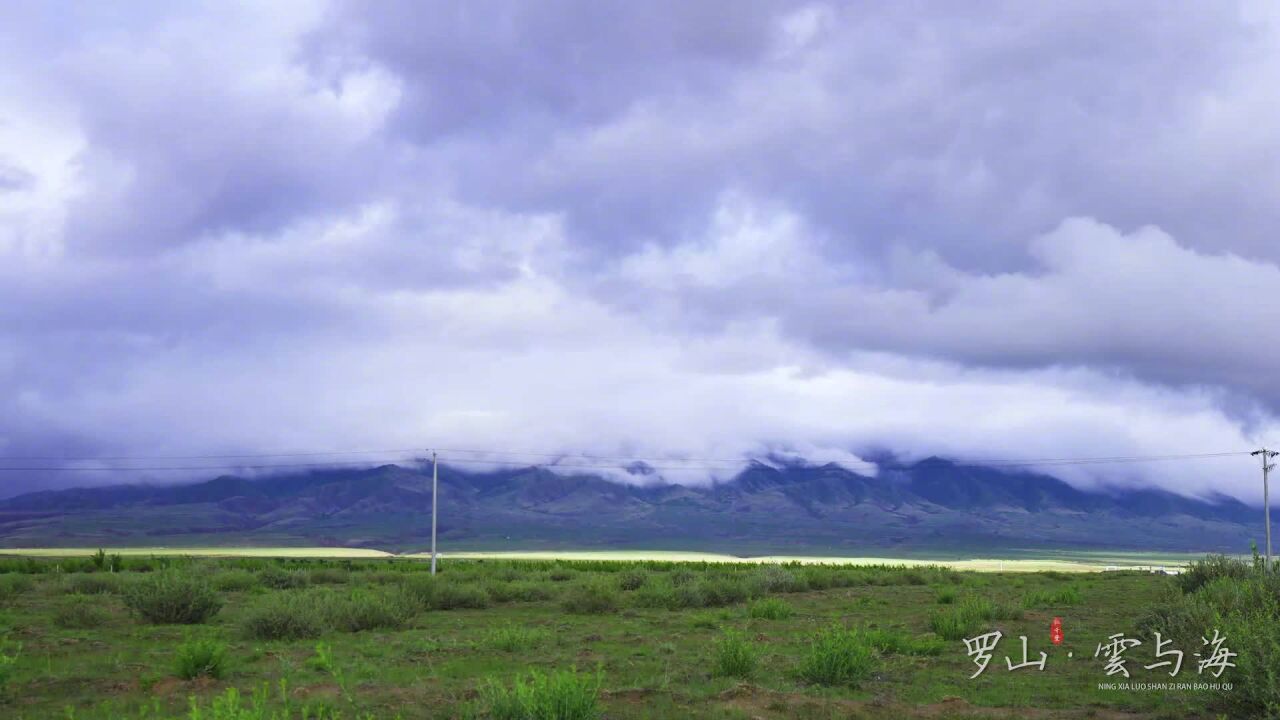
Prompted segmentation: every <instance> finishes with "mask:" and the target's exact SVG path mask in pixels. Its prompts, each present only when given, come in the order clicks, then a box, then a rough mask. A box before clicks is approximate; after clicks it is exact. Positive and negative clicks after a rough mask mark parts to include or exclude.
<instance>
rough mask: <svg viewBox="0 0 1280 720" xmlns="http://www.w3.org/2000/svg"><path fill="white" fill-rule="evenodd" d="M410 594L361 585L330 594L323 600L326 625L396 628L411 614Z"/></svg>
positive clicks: (353, 628)
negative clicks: (345, 592) (341, 592)
mask: <svg viewBox="0 0 1280 720" xmlns="http://www.w3.org/2000/svg"><path fill="white" fill-rule="evenodd" d="M410 602H411V600H410V598H408V597H407V596H405V595H404V594H403V593H400V592H387V591H383V590H368V589H364V588H360V589H357V590H353V591H352V592H350V593H348V594H345V595H329V596H326V597H325V600H324V602H323V607H324V616H325V619H326V620H327V621H328V623H329V625H331V626H332V627H334V628H335V629H337V630H341V631H343V632H361V631H363V630H398V629H400V628H403V627H405V626H406V625H408V624H409V620H410V619H412V617H413V611H412V608H411V607H410Z"/></svg>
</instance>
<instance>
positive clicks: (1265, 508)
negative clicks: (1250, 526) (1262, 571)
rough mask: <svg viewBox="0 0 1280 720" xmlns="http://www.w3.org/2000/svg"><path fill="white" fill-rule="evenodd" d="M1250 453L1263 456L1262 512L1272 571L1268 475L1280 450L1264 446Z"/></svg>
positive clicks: (1268, 560)
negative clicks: (1265, 525) (1273, 459)
mask: <svg viewBox="0 0 1280 720" xmlns="http://www.w3.org/2000/svg"><path fill="white" fill-rule="evenodd" d="M1249 454H1250V455H1260V456H1262V512H1263V514H1264V515H1265V517H1266V519H1267V572H1270V571H1271V497H1270V492H1269V490H1268V488H1267V476H1268V475H1269V474H1270V473H1271V471H1272V470H1274V469H1275V468H1276V466H1275V464H1273V463H1272V462H1271V458H1273V457H1275V456H1277V455H1280V452H1277V451H1275V450H1268V449H1266V448H1262V449H1261V450H1254V451H1253V452H1251V453H1249Z"/></svg>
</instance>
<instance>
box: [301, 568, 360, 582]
mask: <svg viewBox="0 0 1280 720" xmlns="http://www.w3.org/2000/svg"><path fill="white" fill-rule="evenodd" d="M350 579H351V576H350V574H349V573H347V572H346V571H345V570H339V569H338V568H327V567H324V568H316V569H315V570H312V571H311V572H309V573H307V582H309V583H310V584H312V585H342V584H345V583H346V582H347V581H348V580H350Z"/></svg>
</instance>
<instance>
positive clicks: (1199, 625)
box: [1138, 556, 1280, 718]
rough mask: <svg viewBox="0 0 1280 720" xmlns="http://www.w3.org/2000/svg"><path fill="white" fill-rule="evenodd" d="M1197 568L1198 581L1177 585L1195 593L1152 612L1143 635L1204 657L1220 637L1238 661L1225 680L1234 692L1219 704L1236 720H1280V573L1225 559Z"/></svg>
mask: <svg viewBox="0 0 1280 720" xmlns="http://www.w3.org/2000/svg"><path fill="white" fill-rule="evenodd" d="M1192 567H1194V568H1197V569H1196V570H1195V571H1194V574H1195V575H1196V577H1195V578H1194V579H1192V580H1189V581H1187V582H1181V581H1179V582H1178V583H1177V585H1178V586H1179V587H1181V588H1190V589H1189V590H1187V591H1186V592H1185V593H1183V594H1180V595H1171V596H1170V597H1168V598H1166V599H1165V600H1164V601H1162V602H1161V603H1159V604H1156V605H1155V606H1154V607H1152V608H1151V609H1150V610H1148V612H1147V614H1146V615H1145V616H1144V617H1143V618H1142V620H1141V621H1139V623H1138V628H1139V632H1140V633H1141V634H1142V635H1144V636H1145V637H1148V638H1150V637H1152V636H1153V635H1154V633H1156V632H1159V633H1160V634H1161V636H1162V638H1164V639H1170V640H1172V641H1174V642H1175V644H1176V645H1177V646H1179V647H1182V648H1184V649H1185V648H1195V649H1196V651H1198V652H1202V653H1204V652H1206V650H1207V647H1206V646H1205V644H1204V638H1210V639H1212V638H1213V633H1214V631H1215V630H1216V631H1218V632H1219V633H1220V635H1221V636H1222V637H1225V638H1226V640H1225V643H1224V644H1225V646H1226V647H1228V648H1230V650H1231V651H1232V652H1235V653H1237V656H1236V657H1235V658H1233V659H1232V661H1233V662H1234V663H1235V665H1236V667H1234V668H1229V669H1227V670H1226V672H1225V673H1224V674H1223V676H1222V679H1223V680H1224V681H1228V682H1230V683H1231V684H1232V686H1233V687H1232V690H1231V692H1223V693H1222V694H1221V695H1219V696H1218V698H1217V703H1218V704H1219V705H1221V706H1222V708H1223V709H1225V710H1228V711H1229V713H1228V714H1229V715H1230V716H1231V717H1260V718H1261V717H1268V718H1274V717H1280V573H1276V572H1266V571H1265V570H1263V563H1262V562H1261V561H1259V562H1256V563H1255V564H1253V565H1252V566H1251V565H1249V564H1247V563H1241V562H1239V561H1233V560H1229V559H1226V558H1223V557H1221V556H1210V557H1208V558H1206V559H1205V560H1203V561H1200V562H1198V563H1195V564H1193V566H1192ZM1242 568H1243V570H1242ZM1187 652H1188V653H1189V652H1190V650H1187ZM1206 657H1207V656H1206ZM1206 672H1209V671H1207V670H1206ZM1210 679H1212V676H1210Z"/></svg>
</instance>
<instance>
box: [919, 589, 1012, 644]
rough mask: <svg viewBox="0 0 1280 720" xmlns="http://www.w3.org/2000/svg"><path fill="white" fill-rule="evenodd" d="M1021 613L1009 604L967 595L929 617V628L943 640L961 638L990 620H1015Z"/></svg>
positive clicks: (969, 634)
mask: <svg viewBox="0 0 1280 720" xmlns="http://www.w3.org/2000/svg"><path fill="white" fill-rule="evenodd" d="M1021 616H1022V613H1021V612H1020V611H1019V610H1017V609H1015V608H1013V607H1009V606H1004V605H997V604H996V603H993V602H991V601H990V600H987V599H986V598H979V597H967V598H965V599H964V600H962V601H961V602H960V604H959V605H956V606H955V607H953V608H951V609H950V610H947V611H940V612H936V613H934V614H933V615H931V616H930V617H929V628H930V629H931V630H933V631H934V632H935V633H937V634H938V636H939V637H941V638H943V639H944V640H962V639H964V638H966V637H969V636H971V635H972V634H973V633H975V632H977V631H978V630H979V629H981V627H982V623H983V622H988V621H992V620H1016V619H1018V618H1020V617H1021Z"/></svg>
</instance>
